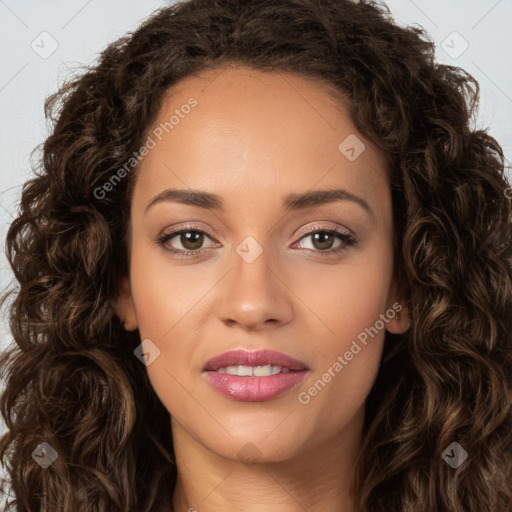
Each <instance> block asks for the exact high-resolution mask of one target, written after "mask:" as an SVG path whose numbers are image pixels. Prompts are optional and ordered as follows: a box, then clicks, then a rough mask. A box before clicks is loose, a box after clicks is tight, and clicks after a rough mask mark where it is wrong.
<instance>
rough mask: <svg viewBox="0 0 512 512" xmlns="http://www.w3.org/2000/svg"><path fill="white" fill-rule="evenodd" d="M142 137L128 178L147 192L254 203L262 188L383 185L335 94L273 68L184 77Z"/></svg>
mask: <svg viewBox="0 0 512 512" xmlns="http://www.w3.org/2000/svg"><path fill="white" fill-rule="evenodd" d="M191 98H192V99H193V100H194V102H195V106H193V107H192V108H190V107H189V105H191V104H194V103H193V102H191ZM148 134H149V136H150V137H153V138H154V139H155V142H156V145H155V147H154V149H152V150H151V151H150V152H149V154H148V155H147V156H146V157H144V160H143V162H142V165H141V168H140V176H139V177H138V181H140V185H141V186H142V187H144V189H145V190H147V193H148V194H150V193H153V194H156V193H158V192H160V191H161V189H162V187H164V185H165V184H168V185H169V186H173V187H175V186H178V185H179V188H192V189H205V190H210V191H214V190H217V191H221V194H222V192H226V193H229V191H230V190H231V191H233V192H235V191H238V192H240V191H242V190H246V189H250V190H251V191H252V194H251V195H250V197H247V200H255V199H256V198H258V197H259V198H260V200H261V199H262V198H263V197H265V193H266V192H268V191H269V190H275V191H280V193H279V195H280V196H282V195H284V191H286V192H287V193H289V192H293V191H294V190H293V189H295V188H296V189H297V191H299V190H300V191H303V190H305V189H313V188H315V187H316V185H315V184H316V183H318V187H317V188H328V187H330V186H339V185H343V186H344V187H345V188H347V189H351V190H352V191H353V192H354V193H356V194H359V195H361V194H364V189H366V190H367V191H368V190H370V192H371V190H372V189H375V190H374V192H378V190H379V189H381V188H382V186H384V185H385V184H386V182H387V176H386V175H387V173H386V172H385V167H386V165H385V160H384V156H383V155H382V154H381V153H380V152H379V151H378V150H377V148H375V147H374V146H373V144H372V143H371V142H370V141H369V140H367V139H366V138H364V137H363V136H362V135H361V134H360V133H359V132H358V131H357V129H356V127H355V126H354V124H353V122H352V120H351V118H350V115H349V113H348V109H347V105H346V102H345V101H344V100H343V96H342V95H341V94H339V93H338V92H337V91H336V90H335V89H334V87H331V86H329V85H328V84H326V83H324V82H322V81H318V80H315V79H312V78H307V77H302V76H299V75H294V74H290V73H285V72H282V71H271V72H270V71H269V72H267V71H265V72H263V71H258V70H254V69H251V68H248V67H245V66H238V65H236V66H233V65H230V66H225V67H221V68H216V69H208V70H206V71H203V72H201V73H200V74H199V75H196V76H189V77H186V78H185V79H183V80H181V81H179V82H178V83H177V84H175V85H173V86H172V87H171V88H170V89H169V90H168V91H167V93H166V94H165V95H164V97H163V100H162V104H161V108H160V110H159V113H158V116H157V118H156V120H155V121H154V123H153V124H152V126H151V127H150V129H149V130H148ZM155 134H157V135H158V137H157V136H156V135H155ZM347 141H348V142H347ZM350 146H352V147H353V148H355V151H356V153H359V152H360V154H359V155H356V156H357V158H355V159H353V158H347V154H346V150H347V149H349V150H350V149H351V147H350ZM362 148H364V149H362ZM344 151H345V152H344ZM353 154H354V152H353V151H352V154H351V153H348V156H349V157H350V156H353ZM262 194H263V195H262ZM366 195H368V194H366ZM370 195H371V194H370Z"/></svg>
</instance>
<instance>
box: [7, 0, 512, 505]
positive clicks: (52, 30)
mask: <svg viewBox="0 0 512 512" xmlns="http://www.w3.org/2000/svg"><path fill="white" fill-rule="evenodd" d="M254 1H257V0H254ZM169 3H173V2H164V1H162V0H144V1H141V0H138V1H135V0H124V1H121V0H102V1H100V0H72V1H70V0H67V1H64V0H50V1H45V2H41V1H37V0H0V43H1V47H2V53H1V54H0V59H1V60H0V64H1V65H0V118H1V120H2V129H1V132H0V162H1V165H0V240H1V242H0V243H1V245H2V251H1V254H0V287H1V288H2V290H3V288H4V287H5V286H6V285H8V284H9V282H10V281H11V279H12V274H11V272H10V270H9V269H8V264H7V260H6V258H5V255H4V249H3V248H4V240H5V234H6V230H7V226H8V224H9V223H10V222H11V220H12V217H13V215H14V212H15V210H16V203H17V201H18V200H19V196H20V193H21V186H22V184H23V182H24V181H25V180H26V179H27V178H28V177H29V176H30V173H31V170H30V160H29V155H30V152H31V151H32V150H33V149H34V148H35V147H36V146H37V145H38V144H40V143H41V142H43V141H44V139H45V137H46V136H47V135H48V131H47V126H46V121H45V119H44V113H43V104H44V99H45V97H46V96H47V95H49V94H50V93H52V92H54V91H56V90H57V86H58V84H60V83H61V82H62V80H63V79H64V78H65V77H66V76H69V75H70V74H72V73H73V69H74V68H75V69H76V68H78V69H79V66H81V65H86V64H92V63H93V62H94V61H95V60H96V58H97V56H98V54H99V52H100V51H101V50H102V49H104V48H105V46H106V45H107V44H108V43H109V42H112V41H114V40H115V39H117V38H118V37H120V36H122V35H124V34H125V33H126V32H127V31H131V30H134V29H135V28H136V27H137V26H138V25H139V23H140V22H141V21H142V20H143V19H144V18H146V17H147V16H148V15H149V14H150V13H151V12H153V11H154V10H155V9H157V8H158V7H161V6H164V5H168V4H169ZM385 3H386V5H388V7H389V8H390V10H391V13H392V14H393V16H394V18H395V19H396V20H397V21H398V23H399V24H401V25H411V24H417V25H421V26H422V27H424V28H425V29H426V30H427V31H428V33H429V34H430V35H431V37H432V38H433V39H434V41H435V42H436V45H437V47H438V50H437V60H438V61H439V62H441V63H444V64H451V65H454V66H460V67H462V68H464V69H465V70H466V71H468V72H469V73H470V74H472V75H473V76H474V77H475V78H476V79H477V80H478V82H479V84H480V87H481V102H480V112H479V116H478V119H477V122H476V126H477V127H478V128H487V127H488V128H489V129H490V133H491V135H493V136H494V137H495V138H496V139H497V140H498V142H499V143H500V144H501V145H502V147H503V149H504V151H505V156H506V157H507V159H508V161H510V160H511V155H512V127H511V126H512V123H511V119H512V57H511V55H512V31H510V25H511V23H512V2H511V1H510V0H470V1H468V0H387V1H386V2H385ZM43 32H47V33H48V34H50V36H48V35H44V34H43V35H41V34H42V33H43ZM454 32H456V34H454ZM53 40H55V42H54V41H53ZM52 44H53V45H55V44H58V47H57V49H56V50H55V51H54V52H53V53H52V54H51V55H49V56H47V55H45V54H44V53H43V52H45V51H47V52H49V51H50V50H51V49H52ZM466 45H467V49H465V47H466ZM32 46H33V47H35V48H37V52H39V53H37V52H36V51H35V49H33V47H32ZM464 49H465V51H463V50H464ZM41 54H42V55H41ZM459 54H460V55H459ZM43 57H45V58H43ZM36 156H37V155H36ZM2 320H3V321H2ZM9 343H11V338H10V336H9V334H8V331H7V327H6V322H5V320H4V319H3V317H2V318H1V319H0V350H2V349H4V348H5V347H6V346H7V344H9ZM2 427H3V423H1V420H0V433H1V432H3V429H2ZM0 475H2V473H1V468H0ZM0 505H1V498H0ZM2 508H3V507H2Z"/></svg>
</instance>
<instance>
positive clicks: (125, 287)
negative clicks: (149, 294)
mask: <svg viewBox="0 0 512 512" xmlns="http://www.w3.org/2000/svg"><path fill="white" fill-rule="evenodd" d="M112 306H113V307H114V310H115V312H116V314H117V316H118V317H119V320H121V323H122V324H123V327H124V328H125V329H126V330H127V331H134V330H135V329H137V327H138V322H137V314H136V311H135V306H134V304H133V300H132V293H131V289H130V281H129V279H128V277H123V278H122V280H121V282H120V283H119V287H118V295H117V297H116V299H114V300H113V301H112Z"/></svg>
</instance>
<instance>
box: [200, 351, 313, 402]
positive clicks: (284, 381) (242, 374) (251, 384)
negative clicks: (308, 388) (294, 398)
mask: <svg viewBox="0 0 512 512" xmlns="http://www.w3.org/2000/svg"><path fill="white" fill-rule="evenodd" d="M308 372H309V368H308V367H307V366H306V364H305V363H303V362H302V361H299V360H297V359H295V358H293V357H290V356H288V355H286V354H283V353H281V352H276V351H274V350H262V351H259V352H248V351H246V350H232V351H229V352H224V353H223V354H220V355H219V356H216V357H214V358H213V359H210V360H209V361H208V362H207V363H206V364H205V365H204V367H203V374H204V375H205V377H206V379H207V380H208V382H209V383H210V384H211V385H212V386H213V387H214V388H215V389H216V390H217V391H219V392H220V393H221V394H222V395H224V396H226V397H228V398H231V399H232V400H240V401H245V402H261V401H266V400H271V399H273V398H276V397H277V396H280V395H282V394H283V393H285V392H286V391H288V390H289V389H291V388H293V387H295V386H297V385H298V384H299V383H300V382H301V380H302V379H303V378H304V377H305V375H306V374H307V373H308Z"/></svg>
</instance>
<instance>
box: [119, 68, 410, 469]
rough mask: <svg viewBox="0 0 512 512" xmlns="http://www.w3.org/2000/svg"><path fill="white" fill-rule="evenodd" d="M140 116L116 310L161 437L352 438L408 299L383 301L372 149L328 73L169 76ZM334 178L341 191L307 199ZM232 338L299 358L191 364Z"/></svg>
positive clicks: (278, 441)
mask: <svg viewBox="0 0 512 512" xmlns="http://www.w3.org/2000/svg"><path fill="white" fill-rule="evenodd" d="M191 98H193V99H191ZM172 116H174V117H172ZM166 123H167V124H166ZM148 134H149V136H150V137H151V139H152V140H153V142H150V141H149V139H148V144H147V146H148V153H147V155H146V156H145V158H144V160H143V162H142V164H141V166H140V168H139V169H138V170H137V181H136V184H135V187H134V192H133V199H132V203H131V242H130V244H131V246H130V251H131V262H130V276H129V281H126V282H125V283H124V284H123V286H122V291H121V295H120V297H119V299H118V301H117V303H116V310H117V312H118V314H119V316H120V317H121V318H122V319H123V321H124V325H125V328H126V329H128V330H131V329H135V328H137V327H138V329H139V331H140V335H141V340H145V341H144V343H143V345H142V347H143V349H144V351H145V353H149V356H148V357H149V359H148V360H147V371H148V374H149V378H150V380H151V383H152V385H153V387H154V390H155V392H156V393H157V395H158V396H159V398H160V400H161V401H162V403H163V404H164V405H165V407H166V408H167V409H168V410H169V412H170V414H171V417H172V427H173V435H174V438H175V443H176V442H178V441H177V439H181V440H182V439H186V438H188V439H189V440H194V441H195V442H196V443H199V444H200V445H202V446H203V447H205V448H207V449H208V450H210V451H211V452H214V453H216V454H218V455H220V456H222V457H227V458H231V459H235V458H239V459H240V458H242V459H243V458H245V459H247V457H249V458H250V457H253V458H254V459H255V458H258V459H261V460H262V461H263V460H268V461H278V460H285V459H290V458H292V457H295V456H297V455H300V454H304V453H307V452H308V451H311V450H314V449H315V447H317V446H318V445H320V444H325V443H329V442H337V443H339V442H340V440H343V439H345V441H346V440H347V439H349V438H350V436H352V438H354V436H356V435H357V432H359V431H360V429H361V427H362V421H363V417H364V403H365V399H366V397H367V395H368V393H369V391H370V389H371V387H372V384H373V382H374V380H375V377H376V374H377V371H378V367H379V362H380V358H381V354H382V348H383V342H384V334H385V329H388V330H389V331H392V332H403V330H405V328H406V327H407V326H406V325H405V322H406V319H404V316H406V311H405V307H404V309H403V311H402V312H401V319H400V320H398V319H397V317H396V316H395V313H396V312H397V311H398V310H399V309H400V307H401V306H400V305H397V304H396V301H398V300H399V296H398V295H396V294H395V290H394V282H393V280H392V268H393V247H392V226H393V219H392V210H391V195H390V189H389V184H388V178H387V172H386V168H385V162H384V159H383V158H382V155H380V154H379V152H378V151H377V150H376V149H375V147H374V146H373V145H372V144H371V143H370V142H369V140H367V139H366V138H364V137H363V136H362V135H361V134H360V133H358V131H357V130H356V128H355V126H354V125H353V124H352V122H351V120H350V118H349V116H348V114H347V112H346V110H344V107H343V106H342V104H341V102H340V100H338V101H337V100H336V98H335V97H334V96H333V95H332V94H330V93H329V90H328V89H327V87H326V86H324V85H322V84H320V83H319V82H316V81H314V80H308V79H304V78H299V77H297V76H294V75H290V74H286V73H277V72H269V73H263V72H259V71H254V70H251V69H248V68H245V67H225V68H221V69H217V70H210V71H208V72H206V73H203V74H202V75H200V76H197V77H188V78H186V79H184V80H182V81H181V82H180V83H179V84H177V85H175V86H174V87H172V88H171V89H170V90H169V92H168V94H167V95H166V96H165V100H164V103H163V106H162V108H161V111H160V114H159V116H158V119H157V120H156V122H155V123H154V125H153V126H152V127H151V129H150V131H149V132H148ZM363 144H364V145H363ZM337 189H342V190H344V191H346V194H343V193H341V192H340V193H338V194H337V195H336V196H335V197H331V199H330V200H326V198H325V196H322V195H318V197H317V199H318V200H317V201H315V200H312V198H314V197H315V196H314V195H312V194H314V193H316V192H319V191H332V190H337ZM173 190H180V191H183V194H182V195H183V197H184V196H185V194H188V199H187V198H185V199H180V196H179V195H178V194H176V193H174V194H173V193H172V192H170V191H173ZM192 192H194V193H195V195H194V196H192V195H190V194H191V193H192ZM206 194H208V197H203V195H206ZM305 194H308V196H304V197H306V198H307V197H309V198H310V199H311V200H300V198H301V197H302V196H303V195H305ZM210 195H215V199H211V198H210ZM180 230H183V231H184V232H183V233H181V234H175V233H171V232H174V231H180ZM326 230H327V233H326V232H325V231H326ZM330 230H336V231H337V232H338V233H334V234H332V233H329V232H330ZM202 232H204V234H203V233H202ZM171 251H176V253H173V252H171ZM194 251H196V252H195V253H194ZM197 251H199V252H197ZM187 254H188V256H186V255H187ZM180 255H183V257H181V256H180ZM393 304H395V306H394V307H393ZM147 340H150V342H149V341H147ZM358 348H359V350H358ZM235 349H243V350H245V351H248V352H258V351H262V350H273V351H277V352H280V353H282V354H285V355H287V356H289V357H292V358H294V359H295V360H298V361H300V362H301V363H302V365H303V368H305V369H304V370H303V371H301V372H298V371H294V370H293V368H290V369H289V371H287V370H286V369H285V370H284V373H283V370H282V369H281V370H280V369H279V368H277V370H276V369H275V368H274V372H275V371H281V373H280V374H277V375H274V376H267V375H265V372H266V371H268V369H266V368H259V369H256V370H254V369H251V368H249V369H247V368H242V369H241V372H242V373H244V372H249V373H252V372H253V371H254V372H255V373H256V374H258V372H260V374H261V376H259V377H258V376H236V375H231V374H229V372H235V373H236V372H238V369H237V368H235V369H234V370H233V369H229V371H228V372H223V370H222V368H221V370H220V371H213V370H216V369H218V367H219V365H220V366H221V367H224V368H225V367H226V366H237V365H238V364H237V363H240V364H241V366H246V367H247V366H267V364H266V363H269V364H270V365H271V366H280V365H279V364H277V363H279V362H281V363H282V365H281V366H282V367H284V368H286V367H288V368H289V367H290V365H289V364H288V363H287V362H283V361H279V359H269V360H268V361H267V360H266V359H265V357H263V359H250V358H249V359H246V360H244V359H241V360H231V361H230V360H226V361H221V362H220V363H217V365H215V364H213V365H212V366H210V371H205V367H206V366H207V365H206V364H207V362H208V361H209V360H211V359H212V358H214V357H216V356H218V355H220V354H223V353H224V352H227V351H231V350H235ZM244 362H245V364H243V363H244ZM252 363H254V364H252ZM256 363H257V364H256ZM272 363H274V364H273V365H272ZM270 370H271V371H272V369H270ZM253 375H254V374H253ZM244 379H248V380H244ZM249 381H252V382H249ZM290 386H291V387H290ZM248 443H252V445H250V444H248Z"/></svg>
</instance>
